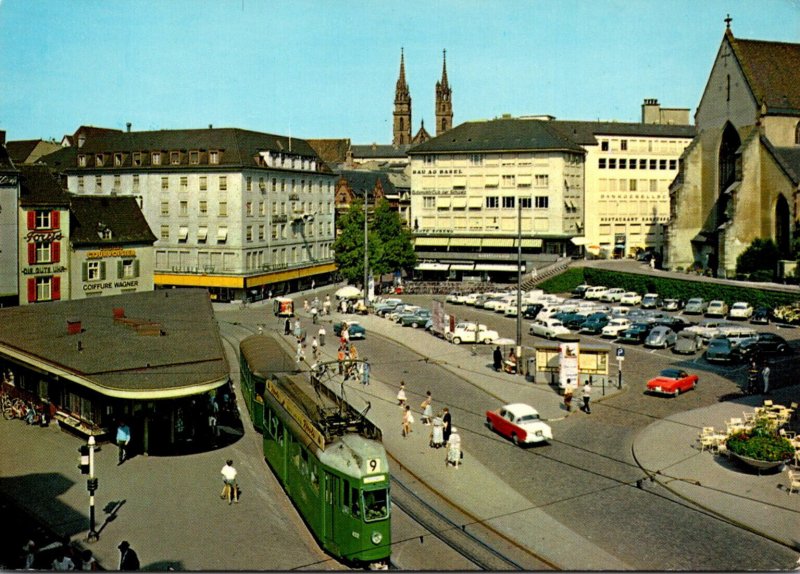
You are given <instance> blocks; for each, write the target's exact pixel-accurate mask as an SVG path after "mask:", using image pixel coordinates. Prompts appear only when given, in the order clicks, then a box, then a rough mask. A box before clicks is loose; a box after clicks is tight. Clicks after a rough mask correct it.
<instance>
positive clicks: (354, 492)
mask: <svg viewBox="0 0 800 574" xmlns="http://www.w3.org/2000/svg"><path fill="white" fill-rule="evenodd" d="M350 512H352V513H353V516H355V517H360V516H361V511H360V510H359V507H358V489H357V488H354V487H350Z"/></svg>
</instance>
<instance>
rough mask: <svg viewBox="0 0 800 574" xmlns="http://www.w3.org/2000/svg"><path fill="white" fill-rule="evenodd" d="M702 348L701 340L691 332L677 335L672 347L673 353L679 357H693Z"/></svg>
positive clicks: (685, 331) (684, 331)
mask: <svg viewBox="0 0 800 574" xmlns="http://www.w3.org/2000/svg"><path fill="white" fill-rule="evenodd" d="M702 348H703V340H702V339H701V338H700V337H699V335H697V333H693V332H691V331H687V330H685V329H684V330H683V331H681V332H680V333H678V338H677V339H676V340H675V346H674V347H672V352H673V353H678V354H679V355H693V354H695V353H696V352H697V351H699V350H700V349H702Z"/></svg>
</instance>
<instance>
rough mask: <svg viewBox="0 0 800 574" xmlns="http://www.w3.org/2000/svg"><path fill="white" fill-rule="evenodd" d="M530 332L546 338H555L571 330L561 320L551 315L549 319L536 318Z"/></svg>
mask: <svg viewBox="0 0 800 574" xmlns="http://www.w3.org/2000/svg"><path fill="white" fill-rule="evenodd" d="M528 333H530V334H531V335H538V336H539V337H544V338H545V339H555V338H557V337H560V336H561V335H567V334H569V333H570V330H569V329H567V328H566V327H565V326H564V324H563V323H562V322H561V321H559V320H558V319H556V318H554V317H551V318H549V319H536V320H535V321H534V322H533V323H531V325H530V327H529V328H528Z"/></svg>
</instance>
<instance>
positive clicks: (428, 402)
mask: <svg viewBox="0 0 800 574" xmlns="http://www.w3.org/2000/svg"><path fill="white" fill-rule="evenodd" d="M420 406H421V407H422V424H424V425H425V426H428V425H429V424H431V419H432V418H433V397H431V392H430V391H428V394H427V396H426V397H425V400H424V401H422V404H421V405H420Z"/></svg>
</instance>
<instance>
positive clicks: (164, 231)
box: [161, 225, 169, 241]
mask: <svg viewBox="0 0 800 574" xmlns="http://www.w3.org/2000/svg"><path fill="white" fill-rule="evenodd" d="M161 239H162V240H164V241H169V225H162V226H161Z"/></svg>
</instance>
